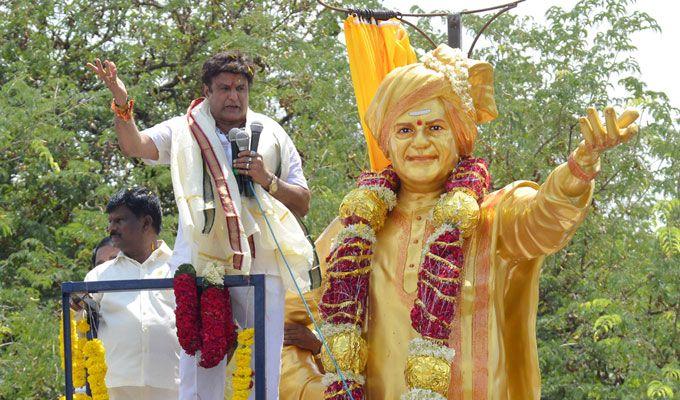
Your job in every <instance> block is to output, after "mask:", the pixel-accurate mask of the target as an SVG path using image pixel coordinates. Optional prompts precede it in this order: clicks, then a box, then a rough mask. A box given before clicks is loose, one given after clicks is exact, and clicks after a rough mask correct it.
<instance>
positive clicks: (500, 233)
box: [281, 165, 593, 400]
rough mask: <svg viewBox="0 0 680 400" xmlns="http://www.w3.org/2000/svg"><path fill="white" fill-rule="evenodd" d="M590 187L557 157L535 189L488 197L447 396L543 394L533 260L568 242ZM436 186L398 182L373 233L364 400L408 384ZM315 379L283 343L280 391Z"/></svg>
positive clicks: (312, 368) (288, 395)
mask: <svg viewBox="0 0 680 400" xmlns="http://www.w3.org/2000/svg"><path fill="white" fill-rule="evenodd" d="M592 187H593V185H592V184H591V185H583V184H582V183H579V182H578V180H577V178H575V177H573V176H572V175H571V174H570V172H569V170H568V168H567V166H566V165H562V166H559V167H558V168H557V169H555V171H553V173H552V174H550V176H549V177H548V179H547V180H546V182H545V183H544V184H543V185H542V186H540V187H539V186H538V185H537V184H535V183H533V182H528V181H520V182H515V183H513V184H511V185H508V186H506V187H504V188H503V189H501V190H498V191H496V192H494V193H491V194H490V195H488V196H487V197H486V198H485V200H484V202H483V204H482V206H481V218H480V222H479V224H478V226H477V229H476V230H475V231H474V233H473V235H472V236H471V237H470V238H469V239H467V240H466V243H465V247H464V250H465V265H464V268H463V278H464V280H463V285H462V286H463V287H462V291H461V293H460V294H459V296H458V308H457V312H456V316H455V318H454V321H453V329H452V333H451V337H450V339H449V341H450V345H451V347H452V348H454V349H455V351H456V356H455V358H454V360H453V363H452V369H451V382H450V385H449V392H448V396H447V397H448V398H449V399H456V400H458V399H464V400H472V399H474V400H481V399H494V400H496V399H498V400H502V399H509V400H531V399H539V398H540V373H539V369H538V354H537V347H536V333H535V326H536V312H537V304H538V278H539V270H540V265H541V263H542V262H543V259H544V257H545V256H546V255H548V254H552V253H554V252H556V251H558V250H560V249H561V248H562V247H564V246H565V245H566V244H567V242H568V241H569V240H570V238H571V236H572V235H573V233H574V231H575V230H576V228H577V227H578V226H579V225H580V223H581V222H582V221H583V219H584V218H585V216H586V212H587V208H588V205H589V203H590V199H591V196H592ZM574 188H585V190H580V192H579V191H578V190H577V191H576V192H575V190H574ZM440 194H441V193H439V192H437V193H407V192H405V191H403V190H402V191H401V192H400V193H399V196H398V200H397V206H396V208H395V209H394V210H393V211H392V212H391V213H390V214H389V215H388V216H387V220H386V222H385V225H384V227H383V228H382V229H381V230H380V231H379V232H378V234H377V242H376V245H375V252H374V255H373V259H372V272H371V277H370V290H369V304H368V319H367V323H366V329H365V337H366V340H367V343H368V364H367V367H366V371H365V375H366V386H365V389H366V393H367V398H368V399H370V400H398V399H399V397H400V396H401V395H402V394H403V393H405V392H406V391H407V390H408V388H407V386H406V381H405V378H404V370H405V368H406V363H407V356H408V343H409V341H410V340H411V339H413V338H416V337H418V336H419V335H418V333H417V332H416V331H415V330H413V328H411V319H410V311H411V308H412V306H413V300H414V299H415V297H416V294H417V278H418V268H419V266H420V262H421V254H422V250H423V242H424V241H425V240H426V238H427V236H428V235H429V234H430V233H431V232H432V225H431V223H430V222H429V218H430V215H431V214H430V212H431V210H432V208H433V206H434V205H435V203H436V201H437V200H438V198H439V195H440ZM568 194H571V196H569V195H568ZM339 229H340V223H339V222H338V221H337V220H336V221H334V222H333V223H332V224H331V226H329V227H328V229H326V231H325V232H324V233H323V234H322V236H321V237H320V238H319V240H318V241H317V250H318V252H319V255H320V257H321V258H322V259H324V258H325V256H326V255H327V254H328V250H329V246H330V241H331V240H332V238H333V237H334V236H335V235H336V234H337V232H338V230H339ZM296 301H298V300H296V299H294V298H289V299H288V302H289V303H290V304H289V305H288V307H289V309H291V307H292V309H298V310H299V307H298V306H295V302H296ZM297 315H298V316H299V315H300V314H299V312H298V314H297ZM297 320H298V322H302V323H306V322H308V321H304V318H297ZM286 352H288V353H290V354H288V356H289V357H287V356H286V355H285V354H286ZM292 354H295V357H290V356H291V355H292ZM293 360H296V362H291V361H293ZM286 376H287V377H289V378H293V377H294V379H284V378H283V377H286ZM320 380H321V374H320V372H319V370H318V367H317V364H316V363H314V362H313V357H312V356H311V354H309V353H307V354H306V355H305V354H304V352H302V351H301V350H299V349H295V348H291V347H287V348H286V350H284V363H283V371H282V380H281V398H282V399H284V400H285V399H298V398H309V399H312V398H316V399H322V398H323V386H322V385H321V384H320ZM301 385H304V386H305V387H306V389H307V390H306V391H305V392H306V393H305V395H304V396H299V395H298V394H297V393H299V388H300V387H301ZM312 388H314V389H312Z"/></svg>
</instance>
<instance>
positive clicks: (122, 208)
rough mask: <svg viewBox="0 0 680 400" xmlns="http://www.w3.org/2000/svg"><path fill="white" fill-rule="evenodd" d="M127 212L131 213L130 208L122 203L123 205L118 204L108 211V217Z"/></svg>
mask: <svg viewBox="0 0 680 400" xmlns="http://www.w3.org/2000/svg"><path fill="white" fill-rule="evenodd" d="M127 214H132V210H130V208H128V206H126V205H124V204H123V205H120V206H118V207H116V208H114V209H113V210H111V211H110V212H109V219H110V218H112V217H114V216H116V217H119V216H122V215H127Z"/></svg>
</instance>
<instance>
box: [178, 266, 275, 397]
mask: <svg viewBox="0 0 680 400" xmlns="http://www.w3.org/2000/svg"><path fill="white" fill-rule="evenodd" d="M229 293H230V294H231V307H232V310H233V313H234V318H236V321H237V322H238V323H239V325H240V326H241V327H244V328H252V327H254V326H255V314H254V310H255V301H254V293H255V288H253V287H237V288H231V289H230V290H229ZM285 294H286V290H285V288H284V287H283V281H282V280H281V277H279V276H271V275H267V276H266V277H265V329H266V332H265V350H266V353H265V379H266V383H267V396H266V399H267V400H276V399H278V398H279V374H280V372H281V349H282V348H283V312H284V299H285ZM253 350H254V351H253V358H252V360H251V363H250V364H251V368H253V371H256V373H257V370H256V369H255V356H254V355H255V351H257V349H256V348H255V349H253ZM226 368H227V362H226V358H225V359H224V360H222V362H221V363H220V364H219V365H217V366H216V367H213V368H210V369H205V368H202V367H200V366H199V365H198V360H197V359H196V357H193V356H190V355H188V354H186V353H184V352H182V354H181V356H180V361H179V376H180V382H181V383H180V397H179V398H180V400H222V399H224V382H225V378H226V375H225V371H226ZM249 398H250V399H255V390H254V387H253V390H252V391H251V393H250V397H249Z"/></svg>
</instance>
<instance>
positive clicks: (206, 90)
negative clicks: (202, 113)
mask: <svg viewBox="0 0 680 400" xmlns="http://www.w3.org/2000/svg"><path fill="white" fill-rule="evenodd" d="M209 96H210V86H208V85H206V84H205V83H204V84H203V97H209Z"/></svg>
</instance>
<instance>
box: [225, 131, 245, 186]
mask: <svg viewBox="0 0 680 400" xmlns="http://www.w3.org/2000/svg"><path fill="white" fill-rule="evenodd" d="M229 142H231V159H232V163H233V160H235V159H236V158H238V153H239V152H241V151H245V150H248V147H249V146H250V136H249V135H248V132H246V131H245V129H241V128H231V130H229ZM249 181H250V177H249V176H248V175H240V174H236V183H238V191H239V192H240V193H243V194H245V195H246V196H247V195H248V194H249V193H250V190H248V182H249Z"/></svg>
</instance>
